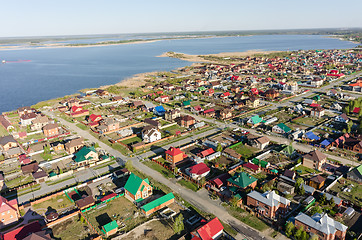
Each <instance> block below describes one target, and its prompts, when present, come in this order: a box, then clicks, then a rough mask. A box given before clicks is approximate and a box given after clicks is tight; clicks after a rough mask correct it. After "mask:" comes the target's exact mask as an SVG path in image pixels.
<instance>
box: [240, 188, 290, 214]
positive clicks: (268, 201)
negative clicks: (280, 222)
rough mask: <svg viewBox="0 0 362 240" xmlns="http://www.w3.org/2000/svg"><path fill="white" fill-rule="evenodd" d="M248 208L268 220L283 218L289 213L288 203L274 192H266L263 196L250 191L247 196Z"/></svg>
mask: <svg viewBox="0 0 362 240" xmlns="http://www.w3.org/2000/svg"><path fill="white" fill-rule="evenodd" d="M246 204H247V205H248V206H250V207H253V208H254V209H255V211H256V212H257V213H258V214H260V215H262V216H264V217H266V218H269V219H275V218H278V217H279V216H282V217H283V216H284V215H285V214H286V213H288V211H289V207H290V201H289V200H288V199H286V198H284V197H282V196H280V195H278V194H276V193H275V192H274V191H268V192H265V193H263V194H261V193H259V192H257V191H252V192H250V193H249V194H248V195H247V203H246Z"/></svg>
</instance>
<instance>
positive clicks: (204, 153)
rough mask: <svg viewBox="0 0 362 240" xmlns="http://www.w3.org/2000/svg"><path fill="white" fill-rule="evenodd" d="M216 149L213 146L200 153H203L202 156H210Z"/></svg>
mask: <svg viewBox="0 0 362 240" xmlns="http://www.w3.org/2000/svg"><path fill="white" fill-rule="evenodd" d="M214 152H215V151H214V149H212V148H208V149H206V150H204V151H202V152H201V153H200V154H201V155H202V157H206V156H209V155H210V154H213V153H214Z"/></svg>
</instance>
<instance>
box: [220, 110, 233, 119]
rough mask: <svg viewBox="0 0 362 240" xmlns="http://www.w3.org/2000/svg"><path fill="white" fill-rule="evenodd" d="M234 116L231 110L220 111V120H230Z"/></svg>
mask: <svg viewBox="0 0 362 240" xmlns="http://www.w3.org/2000/svg"><path fill="white" fill-rule="evenodd" d="M232 116H233V110H232V109H230V108H223V109H222V110H220V111H219V118H220V119H229V118H231V117H232Z"/></svg>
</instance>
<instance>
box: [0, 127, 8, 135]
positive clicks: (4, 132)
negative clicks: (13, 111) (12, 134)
mask: <svg viewBox="0 0 362 240" xmlns="http://www.w3.org/2000/svg"><path fill="white" fill-rule="evenodd" d="M6 135H9V133H8V131H7V130H6V129H5V128H4V127H3V125H0V136H6Z"/></svg>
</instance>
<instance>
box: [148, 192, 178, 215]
mask: <svg viewBox="0 0 362 240" xmlns="http://www.w3.org/2000/svg"><path fill="white" fill-rule="evenodd" d="M173 202H175V196H174V195H173V193H168V194H166V195H164V196H162V197H160V198H157V199H156V200H153V201H152V202H149V203H147V204H145V205H143V206H142V207H141V210H142V212H143V214H145V215H146V216H149V215H150V214H152V213H154V212H156V211H158V210H160V209H162V208H164V207H166V206H168V205H170V204H171V203H173Z"/></svg>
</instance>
